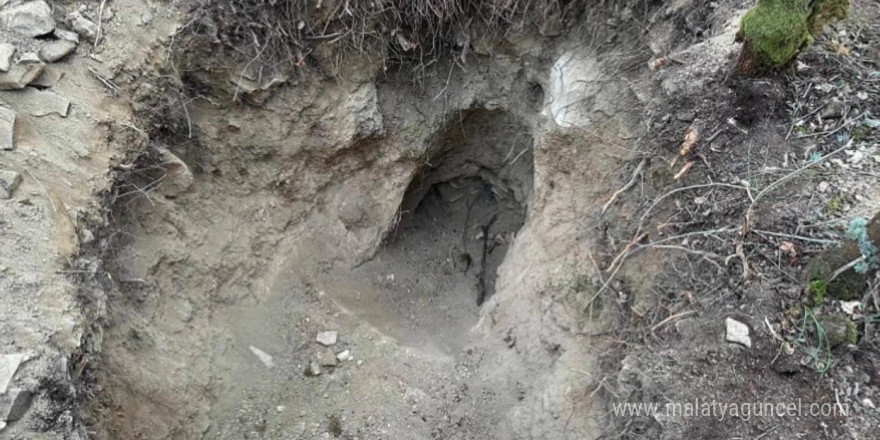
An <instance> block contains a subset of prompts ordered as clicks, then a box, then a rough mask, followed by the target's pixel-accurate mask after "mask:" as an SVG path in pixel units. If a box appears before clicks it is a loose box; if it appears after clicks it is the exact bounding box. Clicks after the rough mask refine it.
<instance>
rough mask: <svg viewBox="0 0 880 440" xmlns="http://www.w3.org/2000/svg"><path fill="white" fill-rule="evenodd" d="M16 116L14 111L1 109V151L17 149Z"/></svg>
mask: <svg viewBox="0 0 880 440" xmlns="http://www.w3.org/2000/svg"><path fill="white" fill-rule="evenodd" d="M15 116H16V113H15V111H14V110H12V109H10V108H6V107H0V150H3V151H12V150H14V149H15Z"/></svg>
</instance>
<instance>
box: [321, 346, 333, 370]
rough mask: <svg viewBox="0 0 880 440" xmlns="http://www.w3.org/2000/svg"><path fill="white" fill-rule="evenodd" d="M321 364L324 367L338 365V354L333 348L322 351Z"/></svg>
mask: <svg viewBox="0 0 880 440" xmlns="http://www.w3.org/2000/svg"><path fill="white" fill-rule="evenodd" d="M321 366H323V367H335V366H336V354H335V353H333V350H330V349H329V348H326V349H324V350H323V351H321Z"/></svg>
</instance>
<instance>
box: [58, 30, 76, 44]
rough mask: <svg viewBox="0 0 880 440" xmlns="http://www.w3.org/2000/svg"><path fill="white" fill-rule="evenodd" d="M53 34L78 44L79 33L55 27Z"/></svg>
mask: <svg viewBox="0 0 880 440" xmlns="http://www.w3.org/2000/svg"><path fill="white" fill-rule="evenodd" d="M55 36H56V37H58V38H59V39H61V40H67V41H70V42H71V43H76V44H79V34H78V33H76V32H71V31H65V30H64V29H58V28H56V29H55Z"/></svg>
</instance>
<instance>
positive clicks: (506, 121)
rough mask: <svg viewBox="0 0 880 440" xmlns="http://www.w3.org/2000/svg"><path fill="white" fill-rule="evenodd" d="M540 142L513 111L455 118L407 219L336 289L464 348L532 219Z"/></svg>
mask: <svg viewBox="0 0 880 440" xmlns="http://www.w3.org/2000/svg"><path fill="white" fill-rule="evenodd" d="M532 143H533V139H532V136H531V134H530V133H529V131H528V128H527V127H526V126H525V125H524V124H523V123H521V122H520V121H518V120H516V119H515V118H514V117H513V116H511V115H510V114H508V113H506V112H503V111H489V110H484V109H476V110H470V111H468V112H465V113H464V114H460V115H456V117H455V118H454V119H452V120H450V121H448V123H447V124H446V126H445V127H444V129H443V130H441V132H440V133H438V135H437V137H436V140H435V142H434V144H433V145H432V146H431V148H430V149H429V151H428V153H429V156H430V158H429V159H428V163H427V164H426V165H424V166H423V168H422V169H421V170H420V171H419V172H418V173H417V174H416V176H415V178H414V179H413V181H412V182H411V183H410V185H409V187H408V189H407V191H406V194H405V196H404V198H403V201H402V203H401V205H400V216H399V223H398V224H397V225H396V227H394V228H393V229H392V230H391V231H390V233H389V235H388V237H387V239H386V241H385V243H384V245H383V247H382V249H381V250H380V251H379V252H378V253H377V255H376V256H375V257H374V258H373V259H372V260H370V261H368V262H366V263H364V264H362V265H361V266H359V267H357V268H356V269H354V270H353V271H352V272H350V273H351V277H349V276H348V273H347V274H346V275H345V276H342V277H340V278H342V279H344V281H343V280H340V279H339V278H337V279H336V280H335V281H336V283H333V284H334V285H333V286H332V287H331V288H330V291H332V292H333V295H334V298H335V299H337V300H338V301H339V302H340V303H341V305H342V306H343V307H345V308H347V309H349V310H350V311H352V312H353V313H356V314H358V315H359V316H361V317H363V318H364V319H366V320H368V321H369V322H370V323H372V324H373V325H374V326H375V327H377V328H378V329H380V330H381V331H383V332H385V333H386V334H389V335H391V336H393V337H395V338H397V339H399V340H401V341H402V342H404V343H409V344H415V345H425V344H428V345H431V346H434V347H435V348H439V349H440V350H441V351H444V352H451V351H455V350H457V349H460V348H461V347H462V346H463V345H464V344H465V343H466V341H467V338H466V335H467V331H468V329H469V328H470V327H471V326H473V325H474V324H475V323H476V321H477V318H478V312H479V308H478V306H479V305H480V304H481V303H482V302H483V301H484V300H485V299H486V298H488V297H489V296H491V295H492V294H493V293H494V291H495V278H496V273H497V269H498V266H499V265H500V264H501V262H502V261H503V260H504V257H505V255H506V253H507V251H508V248H509V247H510V246H511V245H512V244H513V241H514V239H515V236H516V233H517V231H518V230H519V229H520V228H521V227H522V225H523V223H524V221H525V217H526V206H527V203H528V197H529V195H530V193H531V189H532V184H533V162H532ZM345 281H347V283H346V282H345Z"/></svg>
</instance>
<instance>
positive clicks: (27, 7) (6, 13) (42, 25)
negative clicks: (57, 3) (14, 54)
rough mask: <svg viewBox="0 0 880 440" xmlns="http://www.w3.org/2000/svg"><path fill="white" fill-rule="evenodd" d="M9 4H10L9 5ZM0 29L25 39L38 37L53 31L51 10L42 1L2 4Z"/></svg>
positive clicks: (53, 20) (53, 23) (53, 22)
mask: <svg viewBox="0 0 880 440" xmlns="http://www.w3.org/2000/svg"><path fill="white" fill-rule="evenodd" d="M9 3H12V4H11V5H10V4H9ZM3 4H4V8H3V10H2V11H0V27H2V28H3V29H6V30H9V31H12V32H15V33H17V34H19V35H24V36H25V37H30V38H33V37H39V36H40V35H46V34H48V33H49V32H52V30H53V29H55V19H54V18H52V8H50V7H49V4H47V3H46V2H45V1H43V0H35V1H25V2H3Z"/></svg>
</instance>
